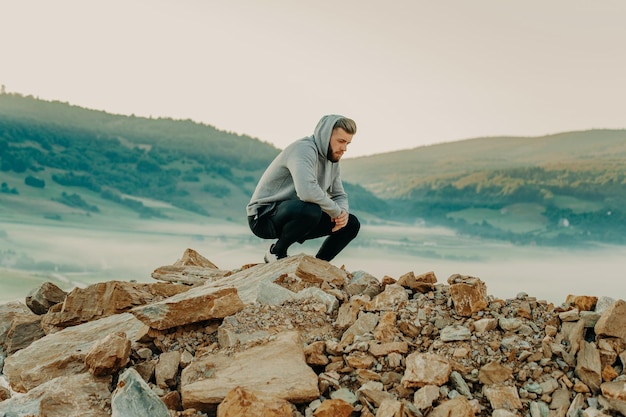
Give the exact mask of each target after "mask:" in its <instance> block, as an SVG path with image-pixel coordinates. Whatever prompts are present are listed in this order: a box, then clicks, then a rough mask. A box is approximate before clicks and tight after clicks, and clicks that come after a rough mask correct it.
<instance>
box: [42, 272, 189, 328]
mask: <svg viewBox="0 0 626 417" xmlns="http://www.w3.org/2000/svg"><path fill="white" fill-rule="evenodd" d="M189 288H190V287H188V286H185V285H177V284H170V283H163V282H160V283H154V284H140V283H134V282H122V281H107V282H103V283H98V284H94V285H90V286H88V287H87V288H75V289H74V290H72V291H71V292H70V293H69V294H68V295H67V297H66V298H65V301H64V302H63V304H62V307H61V309H60V310H59V311H55V312H49V313H48V314H46V315H45V316H43V319H42V326H43V328H44V330H46V332H47V333H50V332H53V331H55V330H58V329H61V328H64V327H68V326H75V325H77V324H81V323H86V322H88V321H93V320H97V319H99V318H102V317H107V316H111V315H113V314H120V313H123V312H126V311H129V310H130V309H132V308H133V307H137V306H141V305H145V304H150V303H153V302H155V301H160V300H162V299H164V298H167V297H171V296H172V295H175V294H179V293H181V292H185V291H187V290H188V289H189Z"/></svg>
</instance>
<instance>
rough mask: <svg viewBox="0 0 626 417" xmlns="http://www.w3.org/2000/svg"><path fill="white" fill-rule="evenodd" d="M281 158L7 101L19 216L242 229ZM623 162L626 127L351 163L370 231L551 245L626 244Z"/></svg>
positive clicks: (261, 147)
mask: <svg viewBox="0 0 626 417" xmlns="http://www.w3.org/2000/svg"><path fill="white" fill-rule="evenodd" d="M278 152H279V149H277V148H275V147H274V146H272V145H270V144H269V143H266V142H262V141H260V140H259V139H255V138H251V137H249V136H245V135H239V134H235V133H231V132H225V131H221V130H219V129H216V128H215V127H213V126H210V125H206V124H200V123H196V122H193V121H191V120H173V119H164V118H159V119H150V118H142V117H134V116H120V115H113V114H109V113H106V112H102V111H95V110H89V109H84V108H81V107H77V106H73V105H70V104H68V103H61V102H50V101H44V100H39V99H35V98H33V97H23V96H21V95H19V94H0V183H1V188H0V202H1V203H2V205H3V206H4V207H5V208H6V210H5V213H4V215H5V216H9V217H7V218H8V219H9V220H11V221H15V220H16V219H20V218H21V216H31V218H40V219H42V218H44V219H48V220H54V221H73V220H75V219H81V220H80V221H83V220H84V219H83V217H85V216H100V217H102V216H104V217H106V216H137V215H139V216H140V217H163V218H170V219H174V220H175V219H176V216H181V215H183V216H186V215H187V214H185V213H193V214H194V215H199V216H210V217H215V218H218V219H226V220H228V221H234V222H238V223H242V222H245V204H246V203H247V201H248V199H249V197H250V195H251V193H252V191H253V189H254V186H255V185H256V181H257V180H258V178H259V177H260V175H261V174H262V172H263V170H264V169H265V167H266V166H267V164H268V163H269V162H270V161H271V160H272V158H273V157H274V156H275V155H276V154H277V153H278ZM625 167H626V130H589V131H582V132H566V133H561V134H556V135H548V136H543V137H527V138H526V137H494V138H474V139H467V140H462V141H457V142H449V143H443V144H439V145H431V146H424V147H419V148H414V149H408V150H403V151H397V152H389V153H384V154H378V155H372V156H366V157H358V158H347V159H344V160H342V173H343V178H344V185H345V187H346V189H347V191H348V192H349V195H350V204H351V209H352V210H354V211H355V213H357V214H358V215H359V216H360V218H362V219H363V221H364V222H368V221H376V222H381V221H382V222H384V221H401V222H411V223H413V222H420V223H424V224H426V225H444V226H447V227H450V228H452V229H454V230H456V231H458V232H460V233H464V234H469V235H476V236H481V237H490V238H496V239H503V240H507V241H511V242H516V243H524V244H526V243H536V244H550V245H571V244H587V243H594V242H601V243H617V244H626V215H625V214H624V210H623V207H624V206H625V205H626V168H625ZM7 213H9V214H7ZM11 216H12V217H11ZM33 216H34V217H33Z"/></svg>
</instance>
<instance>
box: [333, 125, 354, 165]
mask: <svg viewBox="0 0 626 417" xmlns="http://www.w3.org/2000/svg"><path fill="white" fill-rule="evenodd" d="M352 136H354V135H351V134H350V133H348V132H346V131H345V130H343V129H342V128H340V127H338V128H335V129H333V133H332V134H331V135H330V143H329V144H328V155H327V156H328V160H329V161H331V162H339V160H340V159H341V157H342V156H343V153H344V152H345V151H346V150H347V149H348V145H349V144H350V142H352Z"/></svg>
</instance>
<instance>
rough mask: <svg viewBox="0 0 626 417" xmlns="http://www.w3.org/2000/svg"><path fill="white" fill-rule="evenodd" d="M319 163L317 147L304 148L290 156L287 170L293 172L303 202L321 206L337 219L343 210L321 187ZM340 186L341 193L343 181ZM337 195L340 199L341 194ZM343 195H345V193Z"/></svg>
mask: <svg viewBox="0 0 626 417" xmlns="http://www.w3.org/2000/svg"><path fill="white" fill-rule="evenodd" d="M317 163H318V157H317V149H316V148H315V147H308V146H306V147H305V146H303V147H302V149H300V150H299V151H298V152H293V153H292V154H291V155H290V158H289V160H288V162H287V168H288V169H289V172H291V176H292V178H293V183H294V186H295V189H296V194H297V195H298V198H299V199H300V200H302V201H306V202H309V203H315V204H317V205H319V206H320V207H321V208H322V210H323V211H324V212H325V213H328V215H329V216H330V217H332V218H335V217H337V216H339V215H340V214H341V210H342V208H341V206H340V205H339V204H338V202H337V201H333V199H331V198H330V197H329V196H328V194H327V193H326V191H324V190H323V189H322V188H321V187H320V185H319V183H318V181H317V176H316V173H317ZM337 180H338V178H337V179H336V181H337ZM335 184H336V182H334V183H333V188H334V187H335ZM339 184H340V189H341V191H343V186H341V181H339ZM337 191H338V190H337ZM336 194H337V197H339V195H340V193H336ZM343 194H344V195H345V192H343ZM346 203H347V201H346Z"/></svg>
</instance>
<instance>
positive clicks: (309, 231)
mask: <svg viewBox="0 0 626 417" xmlns="http://www.w3.org/2000/svg"><path fill="white" fill-rule="evenodd" d="M248 224H249V225H250V230H252V233H254V234H255V235H256V236H258V237H260V238H262V239H278V241H277V242H276V243H275V244H274V251H273V252H274V253H276V254H277V255H279V257H281V255H282V256H286V255H287V249H289V247H290V246H291V245H293V244H294V243H296V242H299V243H303V242H304V241H305V240H310V239H316V238H318V237H322V236H328V237H327V238H326V239H325V240H324V242H323V243H322V246H321V247H320V249H319V251H318V252H317V255H315V257H316V258H319V259H323V260H325V261H330V260H332V259H333V258H334V257H335V256H337V254H338V253H339V252H341V251H342V250H343V249H344V248H345V247H346V246H347V245H348V243H350V242H351V241H352V239H354V238H355V237H356V235H357V234H358V233H359V229H360V228H361V224H360V223H359V220H358V219H357V218H356V216H354V215H353V214H349V218H348V224H346V225H345V227H342V228H341V229H339V230H337V231H335V232H332V229H333V227H334V226H335V224H334V223H333V222H332V221H331V219H330V216H329V215H328V214H327V213H324V212H323V211H322V209H321V207H320V206H318V205H317V204H314V203H306V202H304V201H301V200H288V201H282V202H280V203H277V204H276V206H274V208H273V209H272V210H270V211H269V212H266V213H262V214H261V215H260V216H248Z"/></svg>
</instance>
